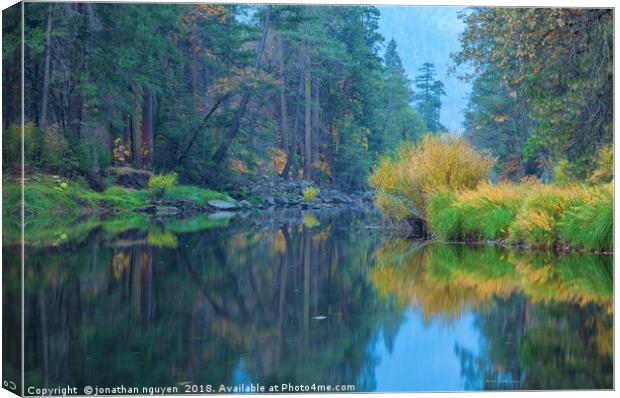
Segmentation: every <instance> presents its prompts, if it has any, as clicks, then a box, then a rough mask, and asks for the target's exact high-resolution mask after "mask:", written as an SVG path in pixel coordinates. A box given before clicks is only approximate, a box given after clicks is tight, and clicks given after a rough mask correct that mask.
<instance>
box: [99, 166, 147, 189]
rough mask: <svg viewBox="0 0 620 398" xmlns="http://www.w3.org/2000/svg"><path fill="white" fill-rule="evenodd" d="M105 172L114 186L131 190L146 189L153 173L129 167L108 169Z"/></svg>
mask: <svg viewBox="0 0 620 398" xmlns="http://www.w3.org/2000/svg"><path fill="white" fill-rule="evenodd" d="M106 171H107V174H108V175H109V176H111V177H112V178H113V179H114V182H115V183H116V184H118V185H120V186H123V187H125V188H133V189H145V188H148V186H149V179H150V178H151V177H152V176H153V173H152V172H150V171H148V170H139V169H134V168H131V167H109V168H108V169H107V170H106Z"/></svg>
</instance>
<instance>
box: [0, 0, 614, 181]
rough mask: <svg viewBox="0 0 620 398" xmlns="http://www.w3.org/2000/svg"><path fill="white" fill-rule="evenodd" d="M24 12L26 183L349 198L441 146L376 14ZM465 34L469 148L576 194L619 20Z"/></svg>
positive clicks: (217, 8)
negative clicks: (265, 179)
mask: <svg viewBox="0 0 620 398" xmlns="http://www.w3.org/2000/svg"><path fill="white" fill-rule="evenodd" d="M24 8H25V54H24V56H25V65H24V66H25V70H24V72H25V87H24V89H25V103H26V107H25V117H26V128H25V132H24V133H25V145H26V146H25V153H26V162H27V164H28V166H29V167H30V168H32V169H33V170H35V171H39V170H40V171H43V172H48V173H54V174H59V175H63V176H66V177H78V176H79V177H83V178H85V180H86V181H88V182H89V183H90V184H91V186H93V187H95V188H96V187H98V186H99V187H100V186H101V185H102V183H101V175H102V174H105V172H104V171H105V170H106V169H107V168H108V167H110V166H131V167H133V168H140V169H147V170H153V171H154V172H157V173H166V172H176V173H178V176H179V180H180V181H181V182H183V183H189V184H196V185H208V186H214V187H217V188H222V189H227V188H231V187H236V186H239V185H247V184H251V182H252V180H253V179H254V177H256V176H259V175H272V176H275V175H280V176H281V177H284V178H287V179H306V180H312V181H313V182H314V183H315V184H317V185H331V186H335V187H338V188H340V189H342V190H358V189H363V188H365V187H366V186H367V175H368V174H369V173H370V172H371V171H372V170H373V168H374V167H375V165H377V164H378V161H379V159H380V157H381V156H383V155H385V154H390V153H395V150H396V148H397V147H398V146H399V145H400V143H401V142H402V141H419V140H420V139H421V137H422V136H423V135H424V134H427V133H431V134H438V133H441V132H443V131H444V130H445V127H444V126H442V124H441V123H440V121H439V120H440V118H439V114H440V110H441V105H442V97H444V96H445V91H444V85H443V83H442V82H441V81H440V80H438V77H437V76H436V73H435V66H434V65H433V64H432V63H430V62H427V61H426V60H419V65H422V66H421V68H419V69H418V74H417V75H416V76H414V77H412V78H410V77H408V76H407V75H406V72H405V69H404V67H403V64H402V61H401V57H400V55H399V53H398V48H397V45H396V41H395V40H394V39H392V40H390V41H387V40H385V39H384V38H383V37H382V36H381V34H380V33H379V20H380V17H381V16H380V12H379V9H378V8H375V7H371V6H355V7H330V6H300V5H290V6H284V5H216V4H204V3H203V4H158V5H150V4H102V3H26V4H25V5H24ZM11 13H13V14H15V15H13V18H11ZM18 13H19V7H12V8H11V9H9V10H6V11H5V12H4V19H5V24H4V39H3V40H4V43H3V44H4V52H3V61H4V64H5V68H4V71H5V72H4V74H3V83H4V87H5V92H18V91H19V90H20V86H19V84H20V69H19V57H20V51H19V46H18V45H17V44H18V43H19V37H18V36H16V35H17V34H18V32H19V29H17V28H16V26H13V25H15V24H16V23H18V22H19V18H17V16H18V15H17V14H18ZM461 18H462V20H463V21H464V23H465V30H464V32H463V33H462V34H461V37H460V41H461V44H462V47H461V49H460V51H459V52H457V53H455V54H453V61H454V67H453V69H454V71H455V72H456V74H458V75H460V76H461V77H462V78H463V79H467V80H470V81H472V83H473V91H472V93H471V96H470V99H469V105H468V107H467V109H466V112H465V126H464V127H465V137H466V138H467V139H468V140H469V141H470V142H471V143H472V144H473V145H474V146H475V147H476V148H478V149H479V150H488V151H490V152H491V154H492V155H493V156H495V157H497V159H498V162H497V166H496V170H495V171H497V175H498V177H499V178H507V179H512V180H519V179H520V178H522V177H524V176H526V175H536V176H538V177H541V178H542V179H543V180H545V181H548V180H551V179H553V178H554V176H557V175H559V174H561V175H562V176H569V177H570V178H575V179H583V178H584V177H586V176H587V175H588V174H590V173H591V171H592V170H593V169H594V168H595V167H596V164H597V159H598V160H600V158H601V156H604V155H605V154H607V156H608V157H609V154H610V153H611V152H610V150H609V148H610V146H609V145H610V144H611V142H612V137H613V123H612V122H613V120H612V116H613V113H612V109H613V90H612V83H613V56H612V55H613V52H612V50H613V13H612V10H609V9H568V8H562V9H560V8H470V9H466V10H464V11H463V12H462V13H461ZM467 71H469V72H471V73H469V72H467ZM19 101H20V100H19V97H18V96H15V95H13V96H10V95H9V96H6V98H5V100H4V101H3V113H4V125H3V131H4V134H3V136H4V142H5V144H4V147H3V151H4V152H3V154H4V158H5V164H4V169H5V171H7V172H10V171H11V170H17V169H18V166H19V160H20V159H19V155H18V154H19V153H20V152H19V146H20V134H21V131H20V128H19V120H20V102H19ZM605 151H606V152H605ZM102 172H103V173H102Z"/></svg>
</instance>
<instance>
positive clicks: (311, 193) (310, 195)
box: [304, 186, 321, 202]
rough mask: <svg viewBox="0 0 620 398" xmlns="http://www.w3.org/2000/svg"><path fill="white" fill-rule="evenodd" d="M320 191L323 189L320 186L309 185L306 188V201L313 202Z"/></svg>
mask: <svg viewBox="0 0 620 398" xmlns="http://www.w3.org/2000/svg"><path fill="white" fill-rule="evenodd" d="M319 193H321V190H320V189H319V188H316V187H313V186H309V187H307V188H306V189H304V201H305V202H312V201H313V200H314V199H315V198H316V197H317V195H318V194H319Z"/></svg>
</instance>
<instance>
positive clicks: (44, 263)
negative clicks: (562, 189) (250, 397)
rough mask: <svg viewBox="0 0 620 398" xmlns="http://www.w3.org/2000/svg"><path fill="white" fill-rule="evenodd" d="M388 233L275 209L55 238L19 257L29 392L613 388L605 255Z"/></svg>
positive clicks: (354, 217)
mask: <svg viewBox="0 0 620 398" xmlns="http://www.w3.org/2000/svg"><path fill="white" fill-rule="evenodd" d="M379 222H380V221H379V219H378V217H377V215H376V214H374V213H372V212H370V211H369V210H351V209H349V210H330V211H320V212H305V213H304V212H296V211H279V212H273V213H264V214H262V215H254V216H248V217H245V218H234V219H230V220H226V219H220V220H212V219H208V218H207V217H205V216H201V217H198V218H196V219H193V220H187V221H179V220H173V221H169V222H165V223H157V222H153V221H149V220H147V219H141V220H140V219H139V220H133V219H132V220H124V221H123V220H122V221H118V220H117V221H112V222H106V223H101V224H98V225H97V224H94V225H93V226H92V227H93V228H92V229H90V228H89V229H85V230H84V231H81V230H80V232H79V233H78V232H76V231H78V230H79V229H77V228H75V227H73V228H70V229H68V230H66V231H55V232H53V233H50V234H48V235H49V236H47V235H46V236H47V238H46V239H45V240H43V241H40V242H37V243H36V244H33V245H31V246H29V247H28V248H27V250H26V251H27V254H28V260H27V263H26V289H27V293H26V299H25V300H26V315H25V316H26V336H25V338H26V359H25V367H26V386H37V387H43V386H51V387H53V386H57V385H63V384H69V385H77V386H79V387H80V389H81V388H83V386H86V385H91V386H99V387H104V386H118V385H121V384H124V385H125V386H179V388H180V389H181V390H180V391H181V392H183V391H184V387H182V386H183V385H185V384H187V385H191V384H202V385H206V384H210V385H213V386H214V387H215V388H219V386H220V384H225V385H234V384H239V383H246V384H248V383H261V384H263V385H267V386H269V385H280V384H282V383H291V384H304V385H312V384H313V383H316V384H323V385H327V384H329V385H336V384H338V385H342V384H346V385H349V384H350V385H354V386H355V389H356V391H437V390H440V391H455V390H472V389H473V390H483V389H562V388H587V389H592V388H595V389H600V388H612V387H613V382H612V379H613V368H612V363H613V340H612V339H613V322H612V321H613V309H612V306H613V299H612V298H613V277H612V259H611V257H602V256H594V255H573V256H563V257H554V256H551V255H540V254H532V253H520V252H516V251H506V250H502V249H497V248H492V247H486V246H480V247H469V246H464V245H446V244H432V245H425V246H424V245H420V244H419V243H415V242H412V241H404V240H399V239H395V238H390V237H385V236H384V235H382V234H381V233H380V232H379V230H378V229H377V228H374V227H373V226H377V225H379ZM50 244H52V245H51V246H47V245H50ZM16 253H17V252H16V248H15V247H5V248H4V255H5V257H6V256H7V255H8V256H10V255H15V254H16ZM10 271H11V267H10V265H9V266H8V267H5V278H7V277H8V278H9V280H13V284H12V285H9V288H5V290H4V298H5V302H6V300H7V299H8V300H16V299H17V298H18V297H19V296H18V293H19V292H18V290H15V289H12V288H11V287H10V286H16V283H15V274H14V273H13V274H11V273H10ZM11 278H13V279H11ZM14 302H15V301H14ZM5 316H7V317H8V318H5V322H7V320H8V321H9V322H11V321H15V322H19V319H14V320H11V317H12V316H13V317H16V316H17V314H15V313H13V315H12V314H11V312H9V313H8V315H5ZM9 362H10V361H9ZM5 364H7V365H8V366H11V365H14V364H11V363H5Z"/></svg>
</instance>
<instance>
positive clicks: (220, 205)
mask: <svg viewBox="0 0 620 398" xmlns="http://www.w3.org/2000/svg"><path fill="white" fill-rule="evenodd" d="M207 203H208V204H209V206H211V207H213V208H214V209H216V210H234V209H236V208H237V205H236V204H235V203H230V202H225V201H223V200H218V199H214V200H210V201H209V202H207Z"/></svg>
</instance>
